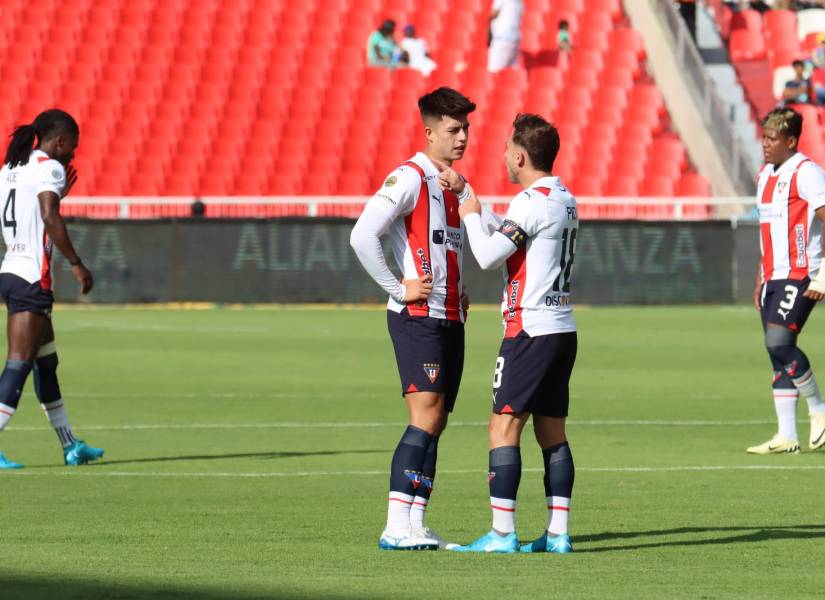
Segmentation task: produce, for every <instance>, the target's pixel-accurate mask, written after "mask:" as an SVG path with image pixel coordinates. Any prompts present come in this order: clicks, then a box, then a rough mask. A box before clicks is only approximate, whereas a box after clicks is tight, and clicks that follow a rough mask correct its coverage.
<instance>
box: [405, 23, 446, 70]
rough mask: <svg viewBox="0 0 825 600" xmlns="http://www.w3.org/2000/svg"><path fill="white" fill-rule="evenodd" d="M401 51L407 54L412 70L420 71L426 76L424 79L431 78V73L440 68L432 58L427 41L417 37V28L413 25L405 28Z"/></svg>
mask: <svg viewBox="0 0 825 600" xmlns="http://www.w3.org/2000/svg"><path fill="white" fill-rule="evenodd" d="M401 49H402V50H403V51H404V52H406V53H407V58H408V59H409V65H410V68H411V69H415V70H416V71H420V72H421V73H423V74H424V77H429V75H430V73H432V72H433V71H434V70H435V68H436V67H437V66H438V65H437V64H436V62H435V61H434V60H433V59H432V57H430V52H429V50H428V49H427V40H425V39H424V38H420V37H415V26H413V25H407V26H406V27H404V39H402V40H401Z"/></svg>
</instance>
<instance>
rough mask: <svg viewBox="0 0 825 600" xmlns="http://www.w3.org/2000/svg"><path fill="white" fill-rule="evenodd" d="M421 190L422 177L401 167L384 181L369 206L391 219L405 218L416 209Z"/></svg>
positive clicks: (413, 170) (411, 170) (369, 201)
mask: <svg viewBox="0 0 825 600" xmlns="http://www.w3.org/2000/svg"><path fill="white" fill-rule="evenodd" d="M420 190H421V175H419V174H418V171H416V170H415V169H413V168H411V167H407V166H401V167H398V168H397V169H395V170H394V171H393V172H392V173H390V174H389V176H388V177H387V178H386V179H385V180H384V183H383V184H382V185H381V189H379V190H378V191H377V192H375V194H373V196H372V198H370V199H369V200H368V201H367V206H372V207H375V208H377V209H379V210H381V211H382V212H383V213H384V214H385V215H387V216H388V217H390V219H397V218H398V217H405V216H407V215H408V214H410V213H411V212H412V211H413V209H414V208H415V203H416V201H417V200H418V193H419V191H420Z"/></svg>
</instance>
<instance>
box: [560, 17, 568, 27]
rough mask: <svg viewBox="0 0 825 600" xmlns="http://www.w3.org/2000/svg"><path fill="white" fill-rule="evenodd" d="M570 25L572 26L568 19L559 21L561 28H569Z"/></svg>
mask: <svg viewBox="0 0 825 600" xmlns="http://www.w3.org/2000/svg"><path fill="white" fill-rule="evenodd" d="M568 27H570V23H568V22H567V20H566V19H562V20H561V21H559V29H567V28H568Z"/></svg>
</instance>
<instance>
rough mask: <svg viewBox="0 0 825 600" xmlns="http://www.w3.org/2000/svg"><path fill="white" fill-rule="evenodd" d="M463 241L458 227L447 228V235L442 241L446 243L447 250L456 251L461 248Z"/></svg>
mask: <svg viewBox="0 0 825 600" xmlns="http://www.w3.org/2000/svg"><path fill="white" fill-rule="evenodd" d="M463 241H464V238H463V236H462V235H461V230H460V229H447V237H446V239H445V240H444V243H446V244H447V249H448V250H454V251H455V252H458V251H459V250H461V249H462V247H463V244H462V242H463Z"/></svg>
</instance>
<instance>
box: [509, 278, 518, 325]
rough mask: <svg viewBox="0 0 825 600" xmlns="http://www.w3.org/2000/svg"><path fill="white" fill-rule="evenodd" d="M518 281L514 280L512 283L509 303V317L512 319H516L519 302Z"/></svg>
mask: <svg viewBox="0 0 825 600" xmlns="http://www.w3.org/2000/svg"><path fill="white" fill-rule="evenodd" d="M520 285H521V284H520V282H519V280H518V279H514V280H513V281H512V283H510V298H509V299H508V302H507V317H508V318H510V319H515V318H516V303H517V302H518V289H519V286H520Z"/></svg>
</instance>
